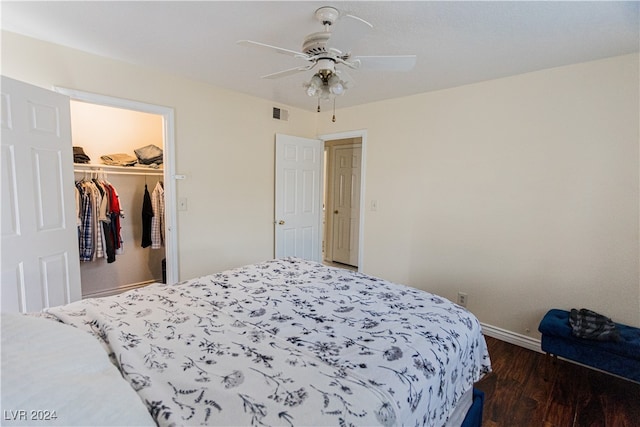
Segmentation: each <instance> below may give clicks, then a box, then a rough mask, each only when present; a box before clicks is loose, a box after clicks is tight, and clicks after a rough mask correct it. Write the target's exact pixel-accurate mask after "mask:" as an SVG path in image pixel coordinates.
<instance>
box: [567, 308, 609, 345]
mask: <svg viewBox="0 0 640 427" xmlns="http://www.w3.org/2000/svg"><path fill="white" fill-rule="evenodd" d="M569 324H570V325H571V333H572V334H573V336H575V337H579V338H586V339H592V340H598V341H618V340H619V339H620V334H619V333H618V330H617V329H616V325H615V323H613V321H612V320H611V319H610V318H608V317H606V316H603V315H602V314H599V313H596V312H595V311H592V310H587V309H586V308H582V309H580V310H577V309H575V308H572V309H571V313H570V314H569Z"/></svg>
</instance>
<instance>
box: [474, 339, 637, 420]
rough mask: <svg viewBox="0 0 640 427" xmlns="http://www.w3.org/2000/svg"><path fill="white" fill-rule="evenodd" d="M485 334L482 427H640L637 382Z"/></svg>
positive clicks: (478, 385)
mask: <svg viewBox="0 0 640 427" xmlns="http://www.w3.org/2000/svg"><path fill="white" fill-rule="evenodd" d="M486 338H487V345H488V347H489V354H490V356H491V363H492V366H493V372H492V373H491V374H489V375H488V376H486V377H485V378H484V379H482V381H480V382H479V383H478V384H477V388H479V389H481V390H482V391H484V393H485V401H484V414H483V422H482V425H483V427H498V426H500V427H527V426H531V427H585V426H589V427H595V426H603V427H632V426H633V427H638V426H640V384H637V383H634V382H631V381H625V380H623V379H620V378H617V377H614V376H612V375H607V374H604V373H602V372H598V371H595V370H593V369H589V368H585V367H582V366H579V365H576V364H574V363H570V362H566V361H563V360H558V361H557V362H556V363H555V364H553V363H548V360H546V356H545V355H544V354H542V353H537V352H534V351H531V350H527V349H525V348H522V347H518V346H515V345H512V344H509V343H506V342H504V341H500V340H497V339H494V338H491V337H486ZM545 373H546V374H545ZM545 377H546V379H545Z"/></svg>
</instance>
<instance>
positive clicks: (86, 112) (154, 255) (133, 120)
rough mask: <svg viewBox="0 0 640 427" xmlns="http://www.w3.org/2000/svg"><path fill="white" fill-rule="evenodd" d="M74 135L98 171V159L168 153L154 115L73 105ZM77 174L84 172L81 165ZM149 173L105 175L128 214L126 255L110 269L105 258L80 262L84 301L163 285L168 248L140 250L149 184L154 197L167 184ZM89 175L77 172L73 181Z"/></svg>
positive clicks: (159, 121) (124, 235)
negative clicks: (145, 150)
mask: <svg viewBox="0 0 640 427" xmlns="http://www.w3.org/2000/svg"><path fill="white" fill-rule="evenodd" d="M71 133H72V141H73V145H74V146H80V147H82V148H83V150H84V152H85V153H86V154H87V155H88V156H89V158H90V159H91V162H90V165H92V166H95V167H97V166H103V165H102V162H101V160H100V156H102V155H105V154H115V153H126V154H130V155H132V156H135V153H134V151H133V150H134V149H136V148H140V147H144V146H146V145H149V144H154V145H156V146H158V147H160V148H162V149H163V150H164V146H163V123H162V116H159V115H155V114H149V113H142V112H138V111H132V110H125V109H120V108H113V107H108V106H102V105H96V104H90V103H85V102H80V101H73V100H72V101H71ZM76 169H85V167H83V166H79V165H77V167H76ZM128 171H130V172H134V173H131V174H129V173H127V172H128ZM147 171H149V170H147V169H144V168H137V167H135V168H119V169H117V170H115V168H109V167H104V168H103V169H102V173H101V176H104V177H105V178H106V180H107V181H109V183H111V184H112V185H113V187H115V188H116V190H117V192H118V196H119V199H120V204H121V206H122V210H123V212H124V218H120V225H121V236H122V240H123V245H122V252H121V253H117V254H116V260H115V262H112V263H107V260H106V259H105V258H98V259H96V260H94V261H82V262H80V273H81V281H82V296H83V298H87V297H100V296H106V295H111V294H115V293H119V292H122V291H125V290H128V289H132V288H135V287H139V286H144V285H146V284H149V283H153V282H161V281H162V269H163V266H162V260H163V259H164V258H165V250H164V248H162V249H151V248H150V247H147V248H142V246H141V242H142V202H143V198H144V190H145V184H146V186H147V188H148V190H149V193H152V192H153V189H154V188H155V186H156V184H157V183H158V182H159V181H162V179H163V177H162V175H158V171H157V170H153V171H149V172H151V173H155V175H152V174H151V173H150V174H148V175H147V174H145V173H146V172H147ZM109 172H111V173H109ZM123 172H124V173H123ZM90 174H91V172H76V173H75V180H76V181H78V180H80V179H83V178H84V177H86V176H89V175H90ZM94 176H95V174H94Z"/></svg>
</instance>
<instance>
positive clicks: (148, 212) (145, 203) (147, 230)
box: [141, 184, 153, 248]
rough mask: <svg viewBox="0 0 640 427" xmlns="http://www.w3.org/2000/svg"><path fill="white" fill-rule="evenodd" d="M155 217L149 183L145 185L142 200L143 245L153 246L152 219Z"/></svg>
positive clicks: (146, 246)
mask: <svg viewBox="0 0 640 427" xmlns="http://www.w3.org/2000/svg"><path fill="white" fill-rule="evenodd" d="M152 218H153V206H152V204H151V195H149V189H148V188H147V184H145V185H144V198H143V200H142V245H141V246H142V247H143V248H148V247H149V246H151V243H152V242H151V221H152Z"/></svg>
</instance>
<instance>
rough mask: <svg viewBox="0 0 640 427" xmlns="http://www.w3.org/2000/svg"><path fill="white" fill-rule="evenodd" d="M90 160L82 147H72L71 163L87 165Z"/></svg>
mask: <svg viewBox="0 0 640 427" xmlns="http://www.w3.org/2000/svg"><path fill="white" fill-rule="evenodd" d="M90 161H91V159H90V158H89V156H87V154H86V153H85V152H84V149H83V148H82V147H73V163H89V162H90Z"/></svg>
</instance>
